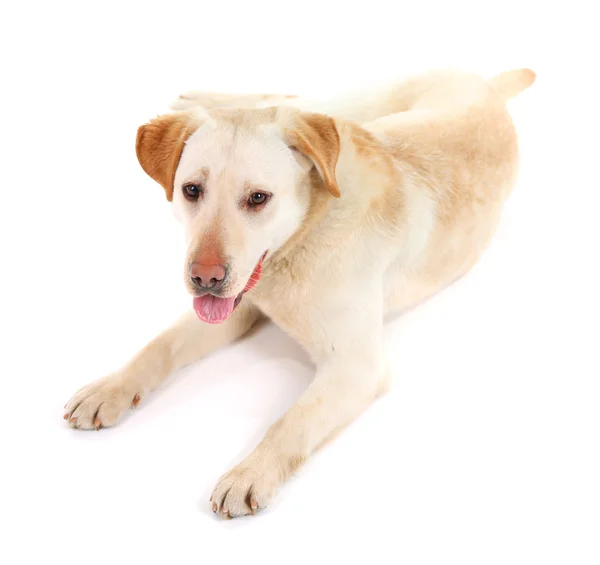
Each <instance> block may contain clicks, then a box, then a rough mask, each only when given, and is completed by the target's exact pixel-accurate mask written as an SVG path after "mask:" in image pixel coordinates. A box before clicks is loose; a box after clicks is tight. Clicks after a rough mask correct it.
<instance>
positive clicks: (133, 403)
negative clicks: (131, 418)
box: [131, 394, 140, 408]
mask: <svg viewBox="0 0 600 565" xmlns="http://www.w3.org/2000/svg"><path fill="white" fill-rule="evenodd" d="M139 403H140V395H139V394H136V395H135V396H134V397H133V400H132V401H131V406H132V407H133V408H137V405H138V404H139Z"/></svg>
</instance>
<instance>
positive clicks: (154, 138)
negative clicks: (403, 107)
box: [136, 108, 340, 323]
mask: <svg viewBox="0 0 600 565" xmlns="http://www.w3.org/2000/svg"><path fill="white" fill-rule="evenodd" d="M339 150H340V140H339V135H338V132H337V129H336V126H335V122H334V121H333V120H332V119H331V118H329V117H327V116H324V115H320V114H304V113H300V112H298V111H297V110H293V109H291V108H265V109H259V110H239V109H229V110H214V111H212V112H211V113H210V114H208V113H204V112H201V113H200V112H194V113H173V114H166V115H164V116H160V117H158V118H156V119H154V120H152V121H151V122H150V123H148V124H146V125H143V126H141V127H140V128H139V130H138V134H137V143H136V151H137V156H138V160H139V162H140V164H141V166H142V168H143V169H144V171H146V173H147V174H148V175H149V176H150V177H152V178H153V179H154V180H155V181H157V182H158V183H159V184H161V185H162V187H163V188H164V189H165V192H166V196H167V199H168V200H169V201H172V203H173V208H174V211H175V214H176V216H177V218H178V219H179V220H180V221H181V222H182V223H183V225H184V228H185V233H186V237H187V242H188V251H187V257H186V262H185V266H184V269H185V270H184V278H185V283H186V286H187V288H188V290H189V291H190V293H191V294H192V295H193V296H194V297H195V298H194V308H195V310H196V313H197V314H198V316H199V317H200V319H202V320H204V321H206V322H211V323H219V322H222V321H223V320H225V319H226V318H227V317H229V315H230V314H231V313H232V312H233V310H234V308H235V307H236V306H237V304H238V303H239V302H240V300H241V298H242V295H243V293H244V292H247V291H248V290H250V289H251V288H252V287H253V286H254V285H255V284H256V282H257V281H258V279H259V277H260V273H261V268H262V262H263V260H264V259H265V257H266V256H267V255H271V254H273V253H274V252H275V251H276V250H277V249H279V248H280V247H281V246H283V245H284V244H285V242H286V241H288V240H289V239H290V237H292V235H293V234H294V233H295V232H297V230H298V229H299V228H300V227H301V225H302V223H303V221H304V220H305V218H306V215H307V212H308V210H309V207H310V205H311V199H312V198H313V196H314V194H313V193H314V191H315V190H321V191H322V192H323V193H324V194H326V192H327V191H328V192H329V193H330V194H332V195H333V196H336V197H339V196H340V192H339V188H338V186H337V183H336V178H335V167H336V163H337V159H338V155H339ZM315 169H316V172H317V173H318V177H317V178H319V179H320V180H319V184H320V186H319V187H317V188H315V186H314V178H315V176H316V175H315V174H314V170H315Z"/></svg>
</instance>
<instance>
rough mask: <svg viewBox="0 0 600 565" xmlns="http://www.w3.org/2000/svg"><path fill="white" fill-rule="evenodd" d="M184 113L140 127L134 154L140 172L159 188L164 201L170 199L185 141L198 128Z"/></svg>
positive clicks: (166, 116)
mask: <svg viewBox="0 0 600 565" xmlns="http://www.w3.org/2000/svg"><path fill="white" fill-rule="evenodd" d="M198 125H199V124H197V123H195V122H194V120H192V119H191V118H190V116H189V115H186V114H165V115H164V116H159V117H158V118H155V119H154V120H152V121H151V122H150V123H148V124H145V125H143V126H140V127H139V129H138V132H137V140H136V144H135V152H136V153H137V158H138V161H139V162H140V165H141V166H142V169H144V171H145V172H146V173H147V174H148V176H150V177H151V178H153V179H154V180H155V181H156V182H157V183H158V184H160V185H162V187H163V188H164V189H165V193H166V195H167V200H168V201H169V202H170V201H171V200H173V183H174V181H175V171H176V170H177V166H178V165H179V159H180V158H181V153H182V152H183V148H184V146H185V142H186V140H187V138H188V137H189V136H190V135H191V134H192V133H193V132H194V131H195V130H196V129H197V128H198Z"/></svg>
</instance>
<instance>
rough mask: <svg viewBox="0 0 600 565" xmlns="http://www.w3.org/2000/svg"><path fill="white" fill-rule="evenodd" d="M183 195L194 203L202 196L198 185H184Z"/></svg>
mask: <svg viewBox="0 0 600 565" xmlns="http://www.w3.org/2000/svg"><path fill="white" fill-rule="evenodd" d="M182 189H183V195H184V196H185V197H186V198H187V199H188V200H189V201H190V202H195V201H196V200H198V198H200V195H201V194H202V188H201V187H200V185H198V184H184V185H183V187H182Z"/></svg>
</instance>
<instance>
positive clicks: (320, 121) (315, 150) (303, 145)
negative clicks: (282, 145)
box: [286, 114, 341, 198]
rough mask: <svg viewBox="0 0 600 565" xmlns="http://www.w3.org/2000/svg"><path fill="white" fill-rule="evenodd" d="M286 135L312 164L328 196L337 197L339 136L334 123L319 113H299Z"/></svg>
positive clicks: (338, 195)
mask: <svg viewBox="0 0 600 565" xmlns="http://www.w3.org/2000/svg"><path fill="white" fill-rule="evenodd" d="M286 133H287V137H288V141H289V142H290V143H291V144H292V146H293V147H295V148H296V149H297V150H298V151H299V152H300V153H302V154H303V155H304V156H305V157H307V158H308V159H310V160H311V161H312V162H313V163H314V164H315V166H316V167H317V169H318V171H319V173H320V175H321V178H322V179H323V183H324V184H325V187H326V188H327V190H328V191H329V193H330V194H332V195H333V196H335V197H336V198H339V197H340V196H341V193H340V188H339V186H338V184H337V180H336V178H335V167H336V165H337V161H338V157H339V155H340V135H339V133H338V131H337V128H336V126H335V121H334V120H333V119H332V118H330V117H329V116H324V115H322V114H301V115H299V116H298V117H297V118H296V120H295V123H294V127H293V128H291V129H289V130H288V131H287V132H286Z"/></svg>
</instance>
